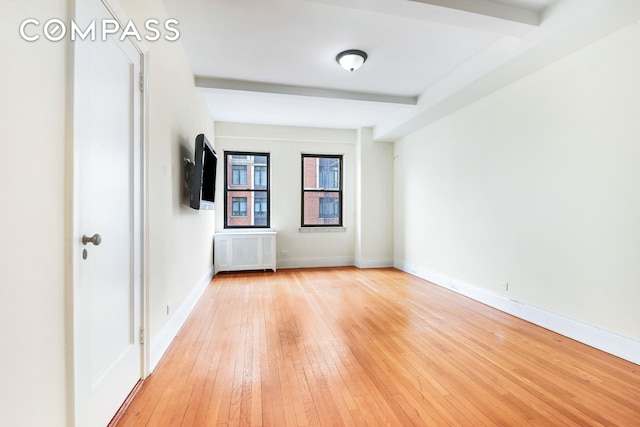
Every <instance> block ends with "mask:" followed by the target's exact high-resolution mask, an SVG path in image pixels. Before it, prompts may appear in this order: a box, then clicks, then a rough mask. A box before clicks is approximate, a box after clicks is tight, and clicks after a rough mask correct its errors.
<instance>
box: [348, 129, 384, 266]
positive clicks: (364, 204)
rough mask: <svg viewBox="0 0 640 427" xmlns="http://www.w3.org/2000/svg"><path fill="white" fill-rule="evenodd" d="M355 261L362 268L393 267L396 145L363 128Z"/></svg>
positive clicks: (358, 163)
mask: <svg viewBox="0 0 640 427" xmlns="http://www.w3.org/2000/svg"><path fill="white" fill-rule="evenodd" d="M356 183H357V184H356V261H355V265H356V266H358V267H360V268H370V267H390V266H392V265H393V204H392V201H393V145H392V144H391V143H387V142H375V141H373V131H372V129H371V128H361V129H358V132H357V141H356Z"/></svg>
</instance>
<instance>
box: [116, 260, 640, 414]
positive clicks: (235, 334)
mask: <svg viewBox="0 0 640 427" xmlns="http://www.w3.org/2000/svg"><path fill="white" fill-rule="evenodd" d="M117 425H118V426H120V427H126V426H153V427H162V426H171V427H174V426H185V427H186V426H338V425H348V426H352V425H353V426H373V425H391V426H410V425H416V426H422V425H474V426H482V425H485V426H492V425H569V426H571V425H574V426H583V425H629V426H632V425H640V367H639V366H638V365H635V364H633V363H630V362H627V361H624V360H621V359H619V358H616V357H614V356H611V355H608V354H606V353H603V352H601V351H598V350H595V349H593V348H590V347H588V346H585V345H583V344H580V343H578V342H575V341H573V340H570V339H568V338H566V337H563V336H561V335H558V334H555V333H553V332H550V331H548V330H545V329H542V328H539V327H537V326H535V325H532V324H530V323H528V322H525V321H523V320H520V319H517V318H515V317H513V316H510V315H508V314H505V313H502V312H500V311H497V310H494V309H492V308H490V307H487V306H485V305H483V304H480V303H477V302H475V301H472V300H470V299H468V298H465V297H463V296H460V295H458V294H455V293H453V292H450V291H448V290H446V289H443V288H440V287H438V286H435V285H433V284H431V283H429V282H426V281H424V280H421V279H419V278H417V277H415V276H411V275H408V274H406V273H403V272H400V271H398V270H395V269H371V270H359V269H356V268H331V269H301V270H281V271H278V272H277V273H271V272H269V273H267V272H253V273H231V274H220V275H218V276H216V277H215V279H214V280H213V281H212V282H211V284H210V285H209V287H208V288H207V290H206V291H205V293H204V295H203V296H202V298H201V299H200V301H199V302H198V304H197V306H196V308H195V309H194V311H193V313H192V314H191V316H190V317H189V319H188V320H187V322H186V323H185V325H184V327H183V328H182V329H181V331H180V333H179V334H178V336H177V337H176V339H175V340H174V342H173V344H172V345H171V347H170V348H169V350H168V351H167V354H166V355H165V356H164V358H163V359H162V361H161V362H160V364H159V365H158V367H157V368H156V370H155V372H154V373H153V374H152V375H151V376H150V377H149V378H148V379H147V380H146V381H145V382H144V383H143V385H142V387H141V388H140V390H139V392H138V393H137V394H136V396H135V397H134V399H133V400H132V401H131V403H130V404H129V407H128V408H127V410H126V411H125V413H124V414H123V415H122V417H121V418H120V420H119V422H118V424H117Z"/></svg>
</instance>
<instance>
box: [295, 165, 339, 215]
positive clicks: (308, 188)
mask: <svg viewBox="0 0 640 427" xmlns="http://www.w3.org/2000/svg"><path fill="white" fill-rule="evenodd" d="M302 226H303V227H313V226H342V156H341V155H315V154H303V155H302Z"/></svg>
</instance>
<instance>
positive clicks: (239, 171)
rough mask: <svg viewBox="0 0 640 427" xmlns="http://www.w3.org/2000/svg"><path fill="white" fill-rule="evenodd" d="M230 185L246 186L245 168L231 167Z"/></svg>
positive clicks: (242, 166)
mask: <svg viewBox="0 0 640 427" xmlns="http://www.w3.org/2000/svg"><path fill="white" fill-rule="evenodd" d="M231 185H247V167H246V166H245V165H233V168H232V170H231Z"/></svg>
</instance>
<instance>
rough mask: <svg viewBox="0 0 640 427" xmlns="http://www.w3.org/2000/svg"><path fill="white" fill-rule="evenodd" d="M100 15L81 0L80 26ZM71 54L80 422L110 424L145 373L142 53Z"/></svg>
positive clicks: (96, 4)
mask: <svg viewBox="0 0 640 427" xmlns="http://www.w3.org/2000/svg"><path fill="white" fill-rule="evenodd" d="M103 18H110V19H113V18H112V17H111V15H110V14H109V12H108V10H107V9H106V8H105V7H104V5H103V4H102V3H101V2H100V1H98V0H88V1H80V2H78V6H77V17H76V20H77V22H79V23H81V26H82V27H83V28H84V25H86V24H87V23H88V22H89V21H90V20H93V19H95V20H97V22H98V23H99V22H100V20H101V19H103ZM97 27H98V28H99V27H100V25H97ZM74 48H75V53H74V60H75V67H74V72H75V75H74V93H75V95H74V150H75V153H74V157H75V161H74V163H75V165H74V166H75V172H76V177H75V183H76V191H75V193H74V204H75V214H76V222H75V224H76V233H75V236H76V239H75V240H76V242H75V244H76V246H77V248H76V249H75V250H74V256H75V259H74V263H75V265H76V266H77V268H76V276H75V280H74V359H75V360H74V370H75V372H74V374H75V406H76V425H78V426H83V427H84V426H105V425H106V424H107V423H108V422H109V420H110V419H111V418H112V417H113V415H114V414H115V412H116V411H117V409H118V408H119V406H120V405H121V404H122V402H123V401H124V400H125V399H126V397H127V395H128V394H129V392H130V391H131V389H132V388H133V387H134V386H135V384H136V382H137V381H138V380H139V379H140V377H141V355H142V351H141V345H140V341H139V337H138V331H139V327H140V323H141V322H140V319H141V316H140V303H141V298H140V295H141V268H140V265H141V261H140V260H141V254H140V218H139V212H140V208H139V207H140V204H141V201H140V189H139V185H140V179H139V174H140V170H141V168H140V149H139V147H140V123H139V122H140V117H141V116H140V98H141V97H140V87H139V81H140V79H139V75H140V54H139V53H138V51H137V50H136V49H135V46H134V45H133V44H132V43H131V42H129V41H120V40H119V37H118V36H116V35H112V36H110V37H108V38H107V40H106V41H102V40H101V39H100V37H98V39H97V40H94V41H91V40H85V41H76V43H75V46H74ZM96 233H98V234H99V235H100V237H101V239H100V240H101V241H100V242H99V244H98V245H96V244H94V243H92V242H85V243H83V242H82V236H87V237H91V236H93V235H94V234H96ZM84 251H86V252H84ZM83 252H84V254H83Z"/></svg>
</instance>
